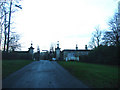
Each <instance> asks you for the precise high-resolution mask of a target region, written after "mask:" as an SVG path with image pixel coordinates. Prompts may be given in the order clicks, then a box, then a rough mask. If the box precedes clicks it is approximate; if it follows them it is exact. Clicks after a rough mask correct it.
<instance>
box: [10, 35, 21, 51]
mask: <svg viewBox="0 0 120 90" xmlns="http://www.w3.org/2000/svg"><path fill="white" fill-rule="evenodd" d="M19 40H20V35H19V34H16V33H12V35H11V36H10V42H9V44H10V45H9V50H10V51H15V50H17V49H20V48H21V44H20V43H19Z"/></svg>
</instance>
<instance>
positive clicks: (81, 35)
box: [14, 0, 117, 50]
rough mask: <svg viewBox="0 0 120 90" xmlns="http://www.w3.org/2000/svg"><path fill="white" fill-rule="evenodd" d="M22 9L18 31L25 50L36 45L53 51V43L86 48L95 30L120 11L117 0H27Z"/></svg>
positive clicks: (66, 46) (70, 47) (18, 18)
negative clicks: (31, 45)
mask: <svg viewBox="0 0 120 90" xmlns="http://www.w3.org/2000/svg"><path fill="white" fill-rule="evenodd" d="M21 5H22V8H23V9H22V10H20V11H18V12H17V13H16V14H15V17H14V22H15V23H16V24H15V27H16V29H15V30H16V31H17V32H18V33H20V34H21V40H20V43H21V45H22V50H28V48H29V47H30V43H31V41H32V43H33V47H34V48H35V50H36V48H37V46H39V47H40V50H49V49H50V45H51V43H53V44H54V45H56V43H57V41H59V42H60V48H61V49H62V50H63V49H75V46H76V44H78V48H79V49H84V47H85V45H88V44H89V41H90V39H91V33H92V32H93V31H95V29H94V28H95V27H96V26H97V25H100V27H101V29H102V30H103V29H107V22H108V20H109V18H110V17H112V15H113V14H114V12H115V11H116V10H117V1H116V0H23V1H22V2H21Z"/></svg>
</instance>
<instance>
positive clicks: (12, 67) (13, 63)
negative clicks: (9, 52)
mask: <svg viewBox="0 0 120 90" xmlns="http://www.w3.org/2000/svg"><path fill="white" fill-rule="evenodd" d="M31 62H33V60H3V61H2V78H3V79H4V78H5V77H7V76H8V75H10V74H11V73H13V72H15V71H17V70H19V69H21V68H22V67H24V66H25V65H27V64H30V63H31Z"/></svg>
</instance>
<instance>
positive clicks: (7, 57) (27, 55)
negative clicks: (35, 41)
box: [2, 52, 32, 60]
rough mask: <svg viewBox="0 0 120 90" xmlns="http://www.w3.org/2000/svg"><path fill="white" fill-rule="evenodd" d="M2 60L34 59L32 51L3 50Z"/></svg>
mask: <svg viewBox="0 0 120 90" xmlns="http://www.w3.org/2000/svg"><path fill="white" fill-rule="evenodd" d="M2 60H32V55H31V54H30V53H16V52H10V53H7V52H2Z"/></svg>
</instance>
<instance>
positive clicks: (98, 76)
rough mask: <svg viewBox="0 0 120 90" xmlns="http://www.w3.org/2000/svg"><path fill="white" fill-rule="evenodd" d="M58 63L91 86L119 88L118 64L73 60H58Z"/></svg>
mask: <svg viewBox="0 0 120 90" xmlns="http://www.w3.org/2000/svg"><path fill="white" fill-rule="evenodd" d="M58 63H59V64H60V65H62V66H63V67H64V68H65V69H67V70H68V71H69V72H70V73H71V74H72V75H74V76H76V77H77V78H78V79H79V80H81V81H82V82H83V83H84V84H86V85H88V86H89V87H91V88H118V67H117V66H108V65H98V64H89V63H83V62H73V61H68V62H65V61H58ZM119 69H120V68H119Z"/></svg>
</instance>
